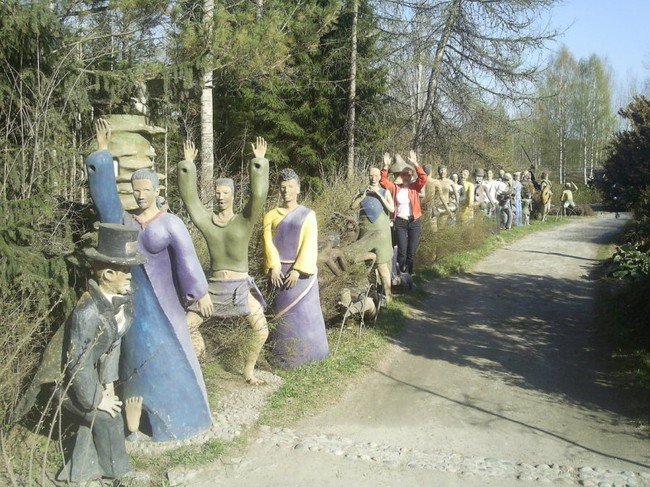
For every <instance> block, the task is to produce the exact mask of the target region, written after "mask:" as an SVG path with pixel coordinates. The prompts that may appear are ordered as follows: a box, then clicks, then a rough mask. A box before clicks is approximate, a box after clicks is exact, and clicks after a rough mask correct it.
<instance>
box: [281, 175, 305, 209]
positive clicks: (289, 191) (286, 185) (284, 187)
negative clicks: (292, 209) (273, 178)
mask: <svg viewBox="0 0 650 487" xmlns="http://www.w3.org/2000/svg"><path fill="white" fill-rule="evenodd" d="M278 182H279V183H280V196H281V197H282V202H283V204H285V205H286V204H289V203H295V202H296V201H298V195H299V194H300V177H299V176H298V174H296V171H294V170H293V169H290V168H287V169H283V170H282V171H280V174H279V175H278Z"/></svg>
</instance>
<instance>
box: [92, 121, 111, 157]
mask: <svg viewBox="0 0 650 487" xmlns="http://www.w3.org/2000/svg"><path fill="white" fill-rule="evenodd" d="M95 136H96V137H97V150H108V141H109V140H110V139H111V126H110V124H109V123H108V121H107V120H104V119H103V118H98V119H97V120H95Z"/></svg>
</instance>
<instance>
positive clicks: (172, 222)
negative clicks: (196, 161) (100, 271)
mask: <svg viewBox="0 0 650 487" xmlns="http://www.w3.org/2000/svg"><path fill="white" fill-rule="evenodd" d="M86 167H87V170H88V183H89V186H90V194H91V196H92V199H93V203H94V204H95V207H96V208H97V211H98V212H99V216H100V220H101V221H102V222H105V223H124V224H126V225H137V226H138V227H140V225H139V224H138V223H137V222H134V221H133V219H132V217H131V216H130V215H129V214H125V213H124V211H123V209H122V204H121V202H120V199H119V197H118V194H117V186H116V181H115V173H114V170H113V158H112V156H111V154H110V153H109V152H108V151H105V150H104V151H98V152H94V153H92V154H91V155H90V156H88V158H87V159H86ZM138 244H139V247H140V251H141V252H142V253H144V254H145V255H146V256H147V259H148V261H147V264H146V265H145V266H142V265H137V266H132V267H131V274H132V276H133V285H134V289H135V293H134V301H135V317H134V322H133V325H132V326H131V327H130V328H129V330H128V331H127V333H126V335H125V336H124V338H123V340H122V353H121V356H120V382H121V387H122V389H123V396H124V397H125V398H129V397H133V396H142V397H143V409H144V410H145V411H146V413H147V416H148V419H149V426H150V427H151V433H152V435H153V436H152V439H153V440H154V441H166V440H184V439H187V438H191V437H192V436H195V435H198V434H200V433H203V432H205V431H207V430H208V429H209V428H210V426H211V424H212V417H211V415H210V408H209V405H208V401H207V398H206V393H205V383H204V381H203V375H202V374H201V370H200V368H199V366H198V361H197V358H196V353H195V352H194V350H193V348H192V344H191V340H190V337H189V331H188V329H187V326H186V321H185V313H184V310H183V306H182V303H181V299H196V298H199V297H201V296H203V295H205V293H206V291H207V280H206V279H205V275H204V273H203V271H202V269H201V267H200V264H199V261H198V258H197V256H196V252H195V251H194V249H193V247H192V241H191V239H190V236H189V233H188V232H187V229H186V228H185V226H184V225H183V223H182V222H181V220H180V219H178V218H177V217H175V216H173V215H169V214H165V213H163V214H161V215H159V216H158V217H157V218H156V219H154V220H152V221H150V222H149V223H148V224H147V225H145V228H144V229H142V231H141V232H140V235H139V237H138Z"/></svg>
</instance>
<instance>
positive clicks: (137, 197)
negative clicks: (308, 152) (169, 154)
mask: <svg viewBox="0 0 650 487" xmlns="http://www.w3.org/2000/svg"><path fill="white" fill-rule="evenodd" d="M136 130H137V129H136ZM142 130H143V131H144V130H148V129H147V128H146V127H143V128H142ZM149 133H150V132H149ZM96 135H97V143H98V150H97V151H96V152H94V153H92V154H91V155H90V156H88V158H87V159H86V167H87V171H88V180H89V187H90V194H91V196H92V199H93V203H94V205H95V207H96V210H97V213H98V215H99V220H100V225H99V232H98V244H97V247H96V248H92V249H90V250H89V251H88V253H87V255H88V258H89V260H90V261H91V265H92V269H93V274H94V277H95V280H91V281H90V282H89V290H88V292H86V293H84V295H83V296H82V297H81V298H80V300H79V301H78V303H77V305H76V307H75V309H74V311H73V312H72V314H71V316H70V319H69V320H68V321H67V322H66V324H65V325H64V326H62V327H61V328H60V330H59V331H58V332H57V333H56V335H55V337H54V339H53V340H52V341H51V343H50V344H49V346H48V348H47V350H46V352H45V354H44V356H43V359H42V362H41V366H40V367H39V370H38V372H37V373H36V376H35V378H34V380H33V382H32V385H31V386H30V388H29V389H28V391H27V394H25V396H24V397H23V400H22V401H21V404H20V407H19V409H20V411H19V416H23V415H24V414H26V413H27V412H28V411H29V410H30V409H31V407H32V406H33V405H34V403H35V402H36V398H37V395H38V394H39V392H40V391H41V389H42V388H46V387H53V388H54V395H55V396H56V397H58V398H59V403H60V404H61V406H62V408H63V410H64V411H67V412H69V413H70V414H71V415H72V418H74V421H75V422H76V423H77V424H78V429H77V433H76V436H75V440H74V446H73V448H72V451H71V454H70V455H67V456H66V463H65V466H64V468H63V469H62V470H61V472H60V473H59V476H58V478H59V479H60V480H62V481H71V482H86V481H88V480H91V479H95V478H100V477H108V478H121V477H123V476H124V475H126V474H127V473H128V472H129V471H130V470H131V467H130V465H129V462H128V458H127V456H126V448H125V431H124V421H125V420H126V426H127V429H128V431H129V433H130V434H131V437H132V438H133V439H136V438H137V437H138V434H139V433H138V432H139V431H142V432H144V433H146V434H147V436H149V437H150V439H151V440H153V441H166V440H184V439H188V438H191V437H193V436H195V435H198V434H200V433H203V432H205V431H207V430H208V429H209V428H210V427H211V425H212V419H211V413H210V406H209V403H208V396H207V391H206V387H205V382H204V379H203V374H202V371H201V367H200V365H199V361H198V355H199V354H200V353H201V352H202V350H203V349H204V348H205V345H204V343H203V340H202V338H201V334H200V333H199V332H198V327H199V325H200V324H201V323H202V322H203V321H204V320H206V319H209V318H213V317H220V318H225V317H235V316H243V317H246V320H247V322H248V324H249V325H250V328H251V330H252V338H251V343H250V344H249V346H248V347H247V356H246V359H245V364H244V371H243V372H244V373H243V375H244V379H245V380H246V382H247V383H249V384H253V385H256V384H261V383H263V381H261V380H260V379H258V378H257V377H256V376H255V365H256V362H257V359H258V356H259V354H260V352H261V350H262V347H263V345H264V343H265V342H266V340H267V337H268V335H269V330H268V326H267V321H266V318H265V314H264V310H265V308H266V306H267V304H266V302H265V300H264V297H263V296H262V293H261V292H260V291H259V289H258V287H257V286H256V284H255V282H254V281H253V279H252V278H251V277H250V276H249V274H248V244H249V241H250V239H251V236H252V232H253V227H254V225H255V223H256V222H257V221H259V220H260V219H261V218H262V213H263V209H264V202H265V200H266V197H267V193H268V190H269V161H268V160H267V159H266V158H265V154H266V149H267V144H266V142H265V141H264V139H262V138H257V141H256V143H255V144H253V154H254V158H253V159H252V160H251V163H250V168H249V170H250V180H251V182H250V190H249V195H248V200H247V202H246V204H245V205H244V208H243V211H242V212H241V213H238V214H235V213H234V211H233V201H234V193H235V187H234V183H233V181H232V180H231V179H217V180H216V181H215V200H214V203H215V209H214V211H211V210H208V209H207V208H205V207H204V206H203V205H202V203H201V202H200V200H199V197H198V193H197V187H196V167H195V165H194V158H195V156H196V150H195V148H194V145H193V144H192V143H191V142H189V141H188V142H186V143H185V145H184V156H185V157H184V160H183V161H182V162H180V163H179V164H178V181H179V189H180V194H181V198H182V199H183V201H184V203H185V206H186V207H187V210H188V212H189V214H190V217H191V219H192V221H193V222H194V224H195V225H196V227H197V228H198V229H199V231H200V232H201V233H202V235H203V237H204V238H205V240H206V242H207V244H208V249H209V253H210V272H209V275H208V276H206V275H205V273H204V271H203V269H202V268H201V265H200V263H199V259H198V256H197V254H196V251H195V249H194V245H193V243H192V239H191V237H190V234H189V232H188V230H187V228H186V226H185V224H184V223H183V222H182V220H181V219H180V218H178V217H177V216H175V215H173V214H171V213H169V212H167V211H166V210H165V208H164V206H163V201H162V199H161V198H160V190H161V185H160V182H159V180H160V177H159V176H158V175H157V174H156V172H155V171H154V170H153V169H151V166H148V167H147V165H145V167H141V168H139V169H136V170H134V171H131V173H130V181H131V193H132V198H133V200H134V201H135V204H134V205H131V206H132V207H133V208H132V211H130V212H128V211H125V210H124V205H123V199H124V198H123V191H120V189H119V186H118V181H119V180H118V179H116V173H117V178H120V174H122V173H121V171H120V170H119V165H118V169H117V170H116V168H115V163H114V157H113V154H112V152H111V151H109V150H108V149H109V145H110V146H113V147H114V146H115V145H116V144H115V142H114V141H111V135H112V134H111V126H110V125H109V123H108V122H107V121H105V120H102V119H100V120H98V121H97V122H96ZM117 145H119V144H117ZM118 150H119V147H118ZM130 152H131V151H130V150H129V148H128V147H127V148H126V149H124V150H123V151H122V153H123V154H127V155H128V154H129V153H130ZM140 152H141V153H142V151H140ZM144 153H145V154H149V157H153V151H148V152H147V151H144ZM279 192H280V196H281V203H280V206H278V207H277V208H274V209H272V210H271V211H269V212H268V213H266V215H264V218H263V224H264V238H263V246H264V265H265V268H266V269H267V271H268V276H269V279H270V282H271V284H272V285H273V286H274V287H275V288H276V290H277V294H276V296H275V298H274V301H273V305H272V306H273V314H274V320H275V321H276V329H275V340H274V349H273V352H274V355H275V357H276V358H277V361H278V362H279V363H280V365H282V366H285V367H298V366H300V365H303V364H305V363H308V362H314V361H320V360H324V359H325V358H327V356H328V354H329V349H328V343H327V336H326V331H325V323H324V319H323V315H322V312H321V307H320V297H319V289H318V278H317V266H316V263H317V257H318V237H317V232H318V230H317V223H316V216H315V214H314V212H313V211H312V210H310V209H308V208H306V207H304V206H302V205H300V204H298V196H299V194H300V179H299V177H298V175H297V174H296V173H295V172H294V171H293V170H290V169H286V170H284V171H282V172H281V173H280V181H279ZM123 412H124V418H123V416H122V413H123Z"/></svg>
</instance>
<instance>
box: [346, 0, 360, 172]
mask: <svg viewBox="0 0 650 487" xmlns="http://www.w3.org/2000/svg"><path fill="white" fill-rule="evenodd" d="M358 17H359V0H352V34H351V42H350V44H351V46H350V47H351V49H350V91H349V92H348V123H347V125H348V161H347V176H348V179H352V178H353V177H354V128H355V121H356V101H357V21H358Z"/></svg>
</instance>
